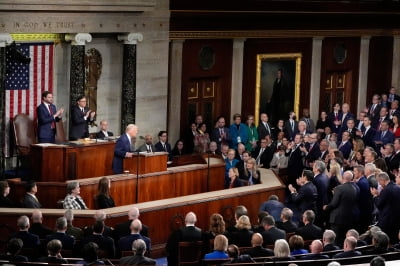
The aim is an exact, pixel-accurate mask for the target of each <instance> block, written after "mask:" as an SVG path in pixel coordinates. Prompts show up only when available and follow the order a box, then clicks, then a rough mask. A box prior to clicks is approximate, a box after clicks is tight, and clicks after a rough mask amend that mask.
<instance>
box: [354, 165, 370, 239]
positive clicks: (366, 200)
mask: <svg viewBox="0 0 400 266" xmlns="http://www.w3.org/2000/svg"><path fill="white" fill-rule="evenodd" d="M364 170H365V169H364V166H362V165H357V166H355V167H354V168H353V172H354V182H355V183H356V184H357V186H358V188H359V190H360V196H359V200H358V208H359V210H360V220H359V222H358V223H357V225H356V227H355V228H356V229H357V231H358V232H365V231H367V229H368V226H370V225H371V224H372V212H373V210H374V202H373V200H372V195H371V192H370V187H369V182H368V179H367V178H366V177H365V175H364V173H365V172H364Z"/></svg>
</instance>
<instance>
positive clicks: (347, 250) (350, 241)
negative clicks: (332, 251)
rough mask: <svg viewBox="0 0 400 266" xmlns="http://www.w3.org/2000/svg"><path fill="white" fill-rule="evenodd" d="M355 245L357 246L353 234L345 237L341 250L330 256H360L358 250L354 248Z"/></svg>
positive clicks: (334, 257) (336, 257)
mask: <svg viewBox="0 0 400 266" xmlns="http://www.w3.org/2000/svg"><path fill="white" fill-rule="evenodd" d="M356 246H357V239H356V238H355V237H354V236H349V237H346V239H345V240H344V243H343V252H340V253H338V254H336V255H334V256H333V257H332V258H333V259H338V258H352V257H357V256H361V252H360V251H356V250H354V249H355V248H356Z"/></svg>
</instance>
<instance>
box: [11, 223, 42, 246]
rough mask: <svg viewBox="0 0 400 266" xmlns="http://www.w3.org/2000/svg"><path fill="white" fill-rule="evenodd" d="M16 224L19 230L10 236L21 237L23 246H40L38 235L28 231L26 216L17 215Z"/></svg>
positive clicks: (28, 225)
mask: <svg viewBox="0 0 400 266" xmlns="http://www.w3.org/2000/svg"><path fill="white" fill-rule="evenodd" d="M17 226H18V228H19V231H18V232H16V233H15V234H14V235H12V236H11V238H19V239H21V240H22V242H23V243H24V244H23V245H24V247H25V248H37V247H39V246H40V241H39V237H38V236H37V235H34V234H31V233H29V232H28V229H29V227H30V224H29V218H28V216H26V215H22V216H21V217H19V218H18V220H17Z"/></svg>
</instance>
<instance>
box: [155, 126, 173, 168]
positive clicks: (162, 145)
mask: <svg viewBox="0 0 400 266" xmlns="http://www.w3.org/2000/svg"><path fill="white" fill-rule="evenodd" d="M158 139H159V142H157V143H156V144H155V145H154V147H156V150H157V151H164V152H168V161H172V149H171V144H169V143H168V142H167V139H168V134H167V131H163V130H162V131H160V132H158Z"/></svg>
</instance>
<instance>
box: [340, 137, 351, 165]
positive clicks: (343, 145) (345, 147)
mask: <svg viewBox="0 0 400 266" xmlns="http://www.w3.org/2000/svg"><path fill="white" fill-rule="evenodd" d="M352 148H353V145H352V143H351V137H350V132H348V131H344V132H343V133H342V141H341V142H340V143H338V150H339V151H341V152H342V154H343V157H344V158H345V159H346V160H347V159H349V156H350V153H351V149H352Z"/></svg>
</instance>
